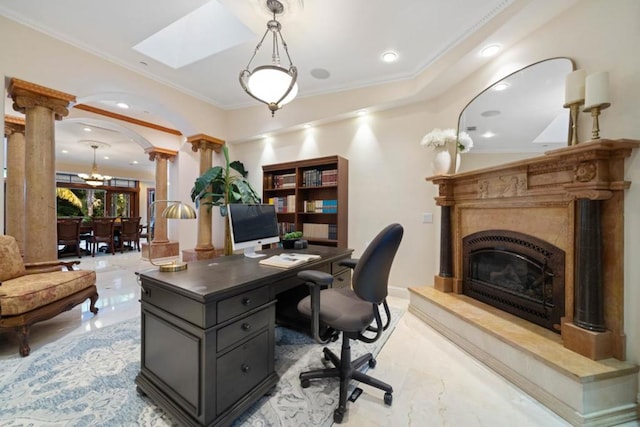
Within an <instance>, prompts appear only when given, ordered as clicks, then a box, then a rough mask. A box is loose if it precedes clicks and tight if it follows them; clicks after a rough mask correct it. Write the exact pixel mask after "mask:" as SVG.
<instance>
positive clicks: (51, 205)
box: [8, 79, 76, 262]
mask: <svg viewBox="0 0 640 427" xmlns="http://www.w3.org/2000/svg"><path fill="white" fill-rule="evenodd" d="M8 92H9V96H10V97H11V99H13V108H14V110H16V111H19V112H21V113H23V114H24V115H25V152H26V160H25V215H24V221H25V233H24V242H25V243H24V245H25V247H24V259H25V262H41V261H52V260H55V259H57V258H58V239H57V229H56V179H55V178H56V172H55V161H56V158H55V130H54V122H55V120H62V118H63V117H65V116H66V115H68V114H69V110H68V106H69V105H70V103H71V102H74V101H75V99H76V98H75V96H73V95H69V94H66V93H63V92H58V91H55V90H53V89H49V88H46V87H43V86H39V85H36V84H33V83H29V82H25V81H23V80H19V79H11V83H10V85H9V90H8Z"/></svg>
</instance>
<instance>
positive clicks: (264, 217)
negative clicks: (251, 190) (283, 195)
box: [227, 203, 280, 258]
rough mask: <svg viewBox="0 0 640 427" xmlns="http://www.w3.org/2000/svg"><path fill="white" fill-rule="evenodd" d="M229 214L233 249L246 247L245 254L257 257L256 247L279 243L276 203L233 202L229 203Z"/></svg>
mask: <svg viewBox="0 0 640 427" xmlns="http://www.w3.org/2000/svg"><path fill="white" fill-rule="evenodd" d="M227 215H229V224H230V229H231V244H232V247H233V250H234V251H235V250H238V249H244V255H245V256H247V257H251V258H255V257H260V256H264V255H263V254H256V253H255V247H256V246H260V245H267V244H270V243H278V242H279V241H280V231H279V230H278V217H277V215H276V208H275V206H274V205H246V204H242V203H231V204H228V205H227Z"/></svg>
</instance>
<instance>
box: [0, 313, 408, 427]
mask: <svg viewBox="0 0 640 427" xmlns="http://www.w3.org/2000/svg"><path fill="white" fill-rule="evenodd" d="M402 314H403V311H402V310H397V309H395V310H394V309H392V315H391V318H392V323H391V326H390V327H389V329H387V331H385V333H384V335H383V336H382V337H381V338H380V339H379V340H378V341H377V342H375V343H373V344H363V343H361V342H359V341H354V342H353V343H352V345H351V351H352V355H353V358H354V359H355V358H356V357H358V356H359V355H361V354H364V353H366V352H372V353H373V354H374V355H376V354H378V353H379V351H380V349H381V348H382V346H383V345H384V343H385V342H386V340H387V338H388V337H389V335H390V334H391V332H392V331H393V329H394V328H395V325H396V324H397V322H398V319H399V318H400V317H401V316H402ZM383 316H384V314H383ZM276 344H277V345H276V355H275V366H276V371H277V373H278V375H280V381H279V382H278V384H277V386H276V387H275V388H274V389H273V390H272V392H271V393H270V394H269V395H266V396H264V397H262V398H261V399H260V400H259V401H257V402H256V403H255V404H254V405H253V406H252V407H251V408H250V409H249V410H247V411H246V412H245V413H244V414H243V415H242V416H241V417H240V418H239V419H238V420H236V421H235V423H234V427H240V426H256V427H257V426H274V427H275V426H281V427H285V426H287V427H288V426H292V427H293V426H295V427H298V426H304V425H308V426H309V425H313V426H330V425H331V424H332V423H333V410H334V408H335V406H336V405H337V400H338V381H337V380H336V379H332V380H324V381H317V382H312V383H311V386H310V387H308V388H306V389H303V388H301V387H300V382H299V380H298V374H299V373H300V372H304V371H306V370H309V369H315V368H322V367H323V366H324V365H323V361H322V346H321V345H319V344H317V343H315V342H314V341H313V339H312V338H309V337H308V336H306V335H304V334H301V333H298V332H295V331H292V330H290V329H286V328H283V327H277V328H276ZM329 347H330V348H331V349H332V350H334V351H335V352H336V353H337V354H340V341H338V342H335V343H332V344H331V345H330V346H329ZM139 369H140V320H139V319H132V320H128V321H124V322H122V323H119V324H116V325H113V326H110V327H106V328H104V329H99V330H97V331H94V332H90V333H85V334H82V335H74V336H69V337H65V338H63V339H60V340H58V341H56V342H55V343H51V344H48V345H46V346H43V347H41V348H39V349H37V350H36V351H33V352H32V353H31V355H30V356H29V357H25V358H22V357H19V356H16V358H15V359H9V360H5V361H3V362H2V368H1V370H0V371H1V372H0V424H1V425H3V426H78V427H80V426H82V427H85V426H136V425H143V426H172V425H173V422H172V420H171V418H170V417H169V416H168V415H166V414H165V413H164V411H163V410H162V409H160V408H159V407H157V406H155V405H154V404H153V402H151V401H150V400H149V399H148V398H146V397H143V396H140V395H139V394H138V393H137V391H136V386H135V384H134V379H135V376H136V375H137V373H138V371H139ZM353 388H355V385H352V389H353ZM382 396H383V393H382V392H380V399H381V400H382Z"/></svg>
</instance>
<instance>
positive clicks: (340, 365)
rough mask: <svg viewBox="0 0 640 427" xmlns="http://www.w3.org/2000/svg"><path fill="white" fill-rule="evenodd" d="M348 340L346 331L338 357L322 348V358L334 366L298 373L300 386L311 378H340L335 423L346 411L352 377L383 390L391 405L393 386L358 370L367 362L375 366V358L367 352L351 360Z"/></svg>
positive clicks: (387, 403)
mask: <svg viewBox="0 0 640 427" xmlns="http://www.w3.org/2000/svg"><path fill="white" fill-rule="evenodd" d="M350 342H351V339H350V338H349V337H348V336H347V335H346V333H343V339H342V348H341V357H340V358H338V356H336V355H335V354H334V353H333V352H332V351H331V350H329V349H328V348H326V347H325V348H324V349H323V353H324V359H325V360H328V361H330V362H331V363H332V364H333V366H335V367H334V368H326V369H314V370H312V371H308V372H303V373H301V374H300V385H301V386H302V388H307V387H309V385H310V380H312V379H316V378H333V377H338V378H340V399H339V403H338V407H337V408H336V410H335V411H334V412H333V421H334V422H335V423H341V422H342V420H343V418H344V414H345V413H346V412H347V398H348V396H347V393H348V388H349V382H350V381H351V380H352V379H353V380H356V381H360V382H362V383H365V384H368V385H370V386H372V387H375V388H377V389H380V390H383V391H384V392H385V394H384V403H385V404H386V405H391V403H392V401H393V395H392V393H393V388H392V387H391V386H390V385H389V384H387V383H385V382H382V381H380V380H378V379H376V378H373V377H371V376H369V375H367V374H364V373H362V372H360V371H359V369H360V368H361V367H363V366H364V364H365V363H368V364H369V367H370V368H374V367H375V366H376V359H374V357H373V355H372V354H371V353H367V354H365V355H363V356H360V357H358V358H357V359H356V360H354V361H353V362H352V361H351V345H350Z"/></svg>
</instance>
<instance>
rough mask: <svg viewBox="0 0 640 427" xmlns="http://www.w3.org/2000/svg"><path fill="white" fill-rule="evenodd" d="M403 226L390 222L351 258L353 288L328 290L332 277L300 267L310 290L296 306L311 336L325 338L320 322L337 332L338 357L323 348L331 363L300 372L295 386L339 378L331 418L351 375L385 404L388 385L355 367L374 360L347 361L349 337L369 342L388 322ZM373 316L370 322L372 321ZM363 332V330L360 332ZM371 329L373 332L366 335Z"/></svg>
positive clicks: (343, 401)
mask: <svg viewBox="0 0 640 427" xmlns="http://www.w3.org/2000/svg"><path fill="white" fill-rule="evenodd" d="M402 234H403V228H402V226H401V225H399V224H391V225H389V226H387V227H386V228H385V229H383V230H382V231H381V232H380V233H378V235H377V236H376V237H375V238H374V239H373V240H372V242H371V243H370V244H369V246H368V247H367V249H366V250H365V251H364V253H363V254H362V257H361V258H360V259H359V260H353V261H352V262H351V265H349V266H350V267H352V268H354V272H353V280H352V287H353V289H346V288H339V289H334V288H330V287H329V286H330V285H331V284H332V281H333V276H331V275H330V274H328V273H324V272H321V271H313V270H305V271H301V272H300V273H298V277H299V278H301V279H302V280H304V281H305V283H306V284H307V285H308V286H309V291H310V295H309V296H308V297H306V298H304V299H302V300H301V301H300V302H299V303H298V311H300V313H302V314H304V315H306V316H308V317H309V318H310V319H311V328H312V333H313V336H314V338H315V340H316V341H318V342H320V343H327V342H329V341H330V340H331V338H332V337H329V338H326V339H323V338H322V337H321V336H320V325H321V324H322V325H324V326H328V327H330V328H332V329H334V330H336V331H340V332H342V348H341V353H340V358H338V356H336V355H335V354H334V353H333V352H332V351H331V350H329V349H328V348H326V347H325V348H324V350H323V354H324V358H325V360H329V361H331V363H332V364H333V365H334V366H335V367H334V368H328V369H316V370H313V371H309V372H303V373H301V374H300V385H301V386H302V387H303V388H306V387H309V385H310V380H312V379H317V378H331V377H339V378H340V398H339V403H338V407H337V408H336V410H335V411H334V413H333V420H334V422H336V423H341V422H342V420H343V418H344V414H345V413H346V411H347V397H348V396H347V392H348V387H349V382H350V381H351V380H352V379H354V380H356V381H360V382H362V383H364V384H368V385H370V386H372V387H375V388H378V389H380V390H383V391H384V392H385V395H384V403H385V404H387V405H391V403H392V400H393V396H392V393H393V388H392V387H391V386H390V385H389V384H386V383H384V382H382V381H380V380H377V379H375V378H373V377H370V376H369V375H366V374H364V373H362V372H360V371H359V369H360V368H362V367H363V366H364V365H365V364H368V365H369V367H370V368H374V367H375V365H376V360H375V359H374V357H373V355H372V354H371V353H367V354H365V355H363V356H361V357H359V358H357V359H356V360H353V361H352V360H351V346H350V342H351V340H353V339H357V340H359V341H363V342H366V343H372V342H374V341H376V340H377V339H378V338H380V336H381V335H382V332H383V331H384V330H385V329H386V328H387V327H388V325H389V321H388V319H389V311H388V306H387V305H386V297H387V286H388V279H389V272H390V270H391V264H392V262H393V258H394V257H395V254H396V252H397V250H398V247H399V246H400V241H401V240H402ZM381 304H384V307H385V311H386V313H387V322H386V324H383V323H382V318H381V316H380V311H379V306H380V305H381ZM374 321H375V326H374V325H373V323H374ZM365 333H367V335H365ZM371 333H373V334H375V335H374V336H373V337H371Z"/></svg>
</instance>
